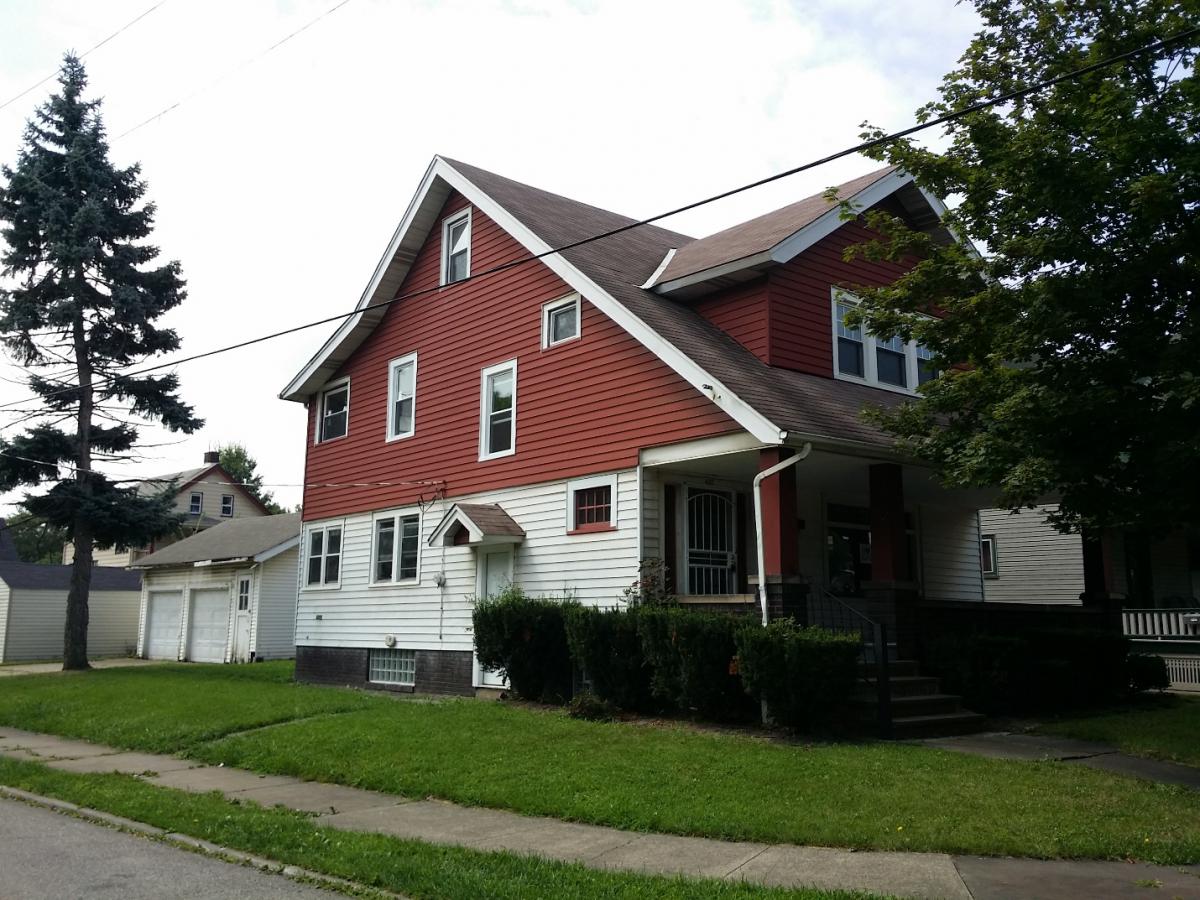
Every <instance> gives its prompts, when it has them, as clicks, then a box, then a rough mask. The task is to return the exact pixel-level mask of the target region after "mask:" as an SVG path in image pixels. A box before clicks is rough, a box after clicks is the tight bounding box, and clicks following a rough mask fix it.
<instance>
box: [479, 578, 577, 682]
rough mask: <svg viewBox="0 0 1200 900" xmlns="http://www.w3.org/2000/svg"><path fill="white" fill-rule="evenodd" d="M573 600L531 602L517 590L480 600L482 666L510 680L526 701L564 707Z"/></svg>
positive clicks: (510, 588)
mask: <svg viewBox="0 0 1200 900" xmlns="http://www.w3.org/2000/svg"><path fill="white" fill-rule="evenodd" d="M573 605H574V603H573V602H572V601H564V600H555V599H549V598H544V597H539V598H534V597H527V596H526V595H525V592H524V591H522V590H521V588H519V587H517V586H516V585H513V586H510V587H509V588H507V589H506V590H505V591H504V592H503V593H501V594H499V595H497V596H496V597H489V598H487V599H486V600H481V601H480V602H479V603H477V604H476V606H475V612H474V615H473V616H472V618H473V620H474V623H475V653H476V655H477V656H478V657H479V662H480V664H481V665H482V666H484V667H485V668H488V669H494V670H496V671H498V672H500V673H501V674H502V675H504V676H506V677H507V678H508V680H509V683H510V684H511V685H512V689H513V692H514V693H515V694H516V695H517V696H518V697H521V698H522V699H524V700H540V701H542V702H546V703H561V702H563V701H564V700H566V699H567V698H568V697H570V696H571V674H572V669H571V657H570V654H569V653H568V651H567V634H566V627H565V624H564V619H565V616H566V611H567V609H569V608H570V607H571V606H573Z"/></svg>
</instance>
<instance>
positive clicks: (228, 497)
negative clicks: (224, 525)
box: [221, 494, 233, 519]
mask: <svg viewBox="0 0 1200 900" xmlns="http://www.w3.org/2000/svg"><path fill="white" fill-rule="evenodd" d="M232 515H233V494H222V495H221V516H222V517H223V518H226V519H228V518H229V517H230V516H232Z"/></svg>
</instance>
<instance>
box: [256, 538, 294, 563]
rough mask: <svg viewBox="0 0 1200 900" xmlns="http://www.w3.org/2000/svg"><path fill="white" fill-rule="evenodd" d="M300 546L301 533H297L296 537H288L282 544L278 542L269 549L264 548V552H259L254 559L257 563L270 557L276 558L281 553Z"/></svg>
mask: <svg viewBox="0 0 1200 900" xmlns="http://www.w3.org/2000/svg"><path fill="white" fill-rule="evenodd" d="M299 546H300V535H299V534H297V535H296V536H295V537H292V538H288V539H287V540H286V541H284V542H283V543H282V544H276V545H275V546H274V547H272V548H270V549H269V550H264V551H263V552H262V553H259V554H257V555H256V556H255V557H254V561H255V562H256V563H260V562H266V561H267V560H268V559H274V558H275V557H276V556H278V555H279V554H280V553H286V552H287V551H288V550H291V549H292V548H293V547H299Z"/></svg>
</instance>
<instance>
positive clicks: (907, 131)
mask: <svg viewBox="0 0 1200 900" xmlns="http://www.w3.org/2000/svg"><path fill="white" fill-rule="evenodd" d="M346 2H349V0H342V4H339V6H341V5H343V4H344V3H346ZM337 8H338V7H334V9H337ZM330 11H331V12H332V10H330ZM1198 35H1200V26H1196V27H1194V28H1189V29H1187V30H1186V31H1182V32H1180V33H1178V34H1175V35H1172V36H1171V37H1167V38H1163V39H1162V40H1160V41H1155V42H1153V43H1151V44H1146V45H1144V46H1142V47H1138V48H1136V49H1133V50H1128V51H1126V52H1124V53H1119V54H1116V55H1114V56H1110V57H1107V58H1105V59H1102V60H1100V61H1098V62H1094V63H1090V64H1089V65H1086V66H1081V67H1079V68H1077V69H1072V70H1071V71H1069V72H1066V73H1064V74H1062V75H1058V76H1056V77H1054V78H1048V79H1045V80H1043V81H1038V82H1035V83H1034V84H1031V85H1027V86H1025V87H1022V88H1017V89H1015V90H1011V91H1007V92H1005V93H1003V94H1000V95H998V96H996V97H993V98H991V99H988V100H979V101H977V102H975V103H972V104H970V105H968V106H966V107H963V108H962V109H958V110H953V111H951V112H948V113H943V114H942V115H940V116H937V117H936V118H933V119H929V120H928V121H925V122H921V123H918V124H916V125H911V126H909V127H908V128H903V129H901V130H899V131H893V132H891V133H889V134H886V135H883V136H881V137H877V138H872V139H871V140H868V141H862V142H860V143H858V144H854V145H853V146H850V147H846V148H844V149H842V150H838V151H836V152H834V153H830V154H828V155H827V156H822V157H820V158H819V159H814V160H812V161H810V162H806V163H802V164H801V165H798V166H793V167H792V168H790V169H785V170H784V171H782V172H777V173H775V174H774V175H768V176H767V177H765V178H760V179H759V180H757V181H752V182H749V183H748V184H743V185H741V186H740V187H735V188H730V189H729V190H726V191H722V192H721V193H718V194H713V195H712V196H709V197H705V198H704V199H702V200H696V201H694V202H692V203H687V204H684V205H683V206H677V207H675V208H674V209H670V210H667V211H666V212H662V213H659V214H658V215H654V216H651V217H649V218H647V219H640V220H638V221H634V222H630V223H628V224H626V225H621V226H619V227H617V228H612V229H610V230H608V231H604V232H601V233H599V234H594V235H592V236H591V237H586V238H581V239H580V240H577V241H572V242H570V243H567V244H562V245H560V246H558V247H554V248H551V249H549V250H545V251H543V252H541V253H536V254H533V255H530V256H525V257H522V258H521V259H518V260H513V261H511V262H507V263H502V264H500V265H498V266H493V267H492V268H490V269H484V270H483V271H482V272H478V273H476V274H473V275H469V276H468V277H467V278H464V279H462V280H461V281H456V282H455V285H456V286H457V285H460V284H465V283H467V282H470V281H478V280H481V279H483V278H487V277H489V276H492V275H496V274H498V273H500V272H506V271H509V270H511V269H515V268H518V267H520V266H525V265H528V264H529V263H531V262H535V261H537V260H541V259H545V258H546V257H548V256H554V255H555V254H559V253H564V252H566V251H568V250H574V249H575V248H577V247H582V246H584V245H586V244H591V243H594V242H596V241H602V240H605V239H606V238H611V237H614V236H616V235H619V234H624V233H625V232H627V231H632V230H633V229H635V228H642V227H644V226H646V225H652V224H654V223H655V222H659V221H661V220H663V219H666V218H670V217H672V216H676V215H679V214H680V213H684V212H689V211H691V210H693V209H697V208H699V207H701V206H706V205H707V204H710V203H715V202H716V201H718V200H724V199H726V198H728V197H732V196H734V195H736V194H741V193H744V192H746V191H750V190H753V189H754V188H758V187H762V186H763V185H766V184H771V183H772V182H775V181H780V180H782V179H784V178H788V177H790V176H792V175H797V174H799V173H801V172H807V171H809V170H811V169H815V168H818V167H820V166H823V165H827V164H829V163H831V162H834V161H835V160H838V159H842V158H844V157H847V156H852V155H853V154H855V153H861V152H863V151H865V150H872V149H874V148H876V147H881V146H883V145H884V144H890V143H893V142H895V141H898V140H901V139H903V138H906V137H909V136H911V135H914V134H917V133H919V132H922V131H926V130H928V129H930V128H935V127H937V126H938V125H944V124H946V123H947V122H952V121H954V120H956V119H961V118H962V117H964V116H968V115H970V114H972V113H976V112H980V111H982V110H985V109H990V108H991V107H994V106H1000V105H1002V104H1005V103H1009V102H1011V101H1013V100H1019V99H1021V98H1022V97H1027V96H1029V95H1030V94H1034V93H1037V92H1038V91H1042V90H1045V89H1046V88H1049V87H1053V86H1055V85H1058V84H1062V83H1063V82H1065V81H1070V80H1073V79H1076V78H1079V77H1081V76H1083V75H1087V74H1090V73H1091V72H1095V71H1098V70H1100V69H1104V68H1107V67H1109V66H1113V65H1116V64H1118V63H1122V62H1127V61H1128V60H1131V59H1135V58H1136V57H1138V56H1143V55H1145V54H1147V53H1153V52H1156V51H1158V50H1162V49H1164V48H1166V47H1168V46H1172V45H1174V44H1178V43H1181V42H1183V41H1186V40H1187V39H1189V38H1192V37H1196V36H1198ZM443 288H444V286H442V285H439V286H437V287H428V288H421V289H420V290H415V291H410V292H408V293H407V294H400V295H397V296H395V297H393V298H391V299H390V300H385V301H383V302H382V303H377V304H375V305H374V306H372V307H370V308H371V309H384V308H386V307H389V306H391V305H392V304H393V303H398V302H399V301H401V300H411V299H412V298H414V297H420V296H424V295H426V294H432V293H436V292H438V291H441V290H443ZM361 311H362V309H361V308H359V307H355V308H354V309H353V310H350V311H349V312H341V313H337V314H335V315H331V316H326V317H324V318H321V319H316V320H314V321H311V322H305V323H303V324H300V325H293V326H292V327H290V328H285V329H283V330H281V331H275V332H271V333H270V334H264V335H260V336H258V337H255V338H249V339H247V340H244V341H238V342H237V343H234V344H228V345H226V346H223V347H218V348H216V349H213V350H206V351H204V352H202V353H194V354H192V355H191V356H185V357H182V358H180V359H176V360H172V361H170V362H164V363H159V364H156V365H153V366H147V367H145V368H142V369H137V370H135V371H132V372H128V373H126V374H124V375H122V376H119V377H122V378H134V377H137V376H140V375H146V374H148V373H151V372H157V371H161V370H162V369H169V368H172V367H174V366H178V365H182V364H183V363H187V362H195V361H196V360H200V359H207V358H208V357H211V356H217V355H219V354H222V353H229V352H230V351H233V350H240V349H243V348H245V347H252V346H254V345H255V344H261V343H263V342H265V341H270V340H275V339H276V338H281V337H286V336H287V335H290V334H296V333H297V332H300V331H305V330H307V329H309V328H315V327H317V326H318V325H327V324H329V323H331V322H339V321H341V320H343V319H347V318H349V317H351V316H353V315H356V314H358V313H359V312H361ZM114 377H116V376H111V375H110V376H103V377H101V378H98V379H96V381H95V382H93V386H95V385H99V384H103V383H106V382H108V381H111V380H112V379H113V378H114ZM75 390H77V388H67V389H63V390H61V391H56V392H52V393H49V394H45V395H42V396H41V397H27V398H25V399H23V400H14V401H10V402H8V403H3V404H0V410H4V409H8V408H10V407H13V406H20V405H21V404H24V403H29V402H34V401H37V400H39V399H45V398H48V397H53V396H55V395H56V394H66V393H71V392H73V391H75ZM3 427H5V426H0V428H3Z"/></svg>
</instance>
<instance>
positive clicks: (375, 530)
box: [306, 506, 425, 587]
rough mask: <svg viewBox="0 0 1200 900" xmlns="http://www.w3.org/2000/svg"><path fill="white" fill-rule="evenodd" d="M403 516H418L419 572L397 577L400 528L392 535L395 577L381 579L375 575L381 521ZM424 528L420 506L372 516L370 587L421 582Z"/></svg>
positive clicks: (393, 571)
mask: <svg viewBox="0 0 1200 900" xmlns="http://www.w3.org/2000/svg"><path fill="white" fill-rule="evenodd" d="M402 516H416V517H417V574H416V575H415V576H414V577H412V578H396V577H395V575H396V573H397V572H399V571H400V532H399V529H395V530H394V531H393V537H392V576H393V577H392V578H391V579H390V580H388V581H379V580H378V579H376V577H375V562H376V560H375V548H376V545H377V543H378V541H379V523H380V522H382V521H384V520H386V519H391V520H392V521H393V522H398V521H399V519H400V518H401V517H402ZM393 527H394V526H393ZM424 528H425V517H424V516H423V515H422V514H421V508H420V507H419V506H411V507H405V508H403V509H392V510H388V511H386V512H380V513H375V515H373V516H372V517H371V561H370V565H371V572H370V576H369V579H368V584H369V586H370V587H404V586H407V585H416V584H420V583H421V562H422V556H424V554H423V553H422V552H421V550H422V548H423V547H424V544H425V541H424V540H423V539H422V538H423V536H424V534H425V531H424ZM306 574H307V573H306Z"/></svg>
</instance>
